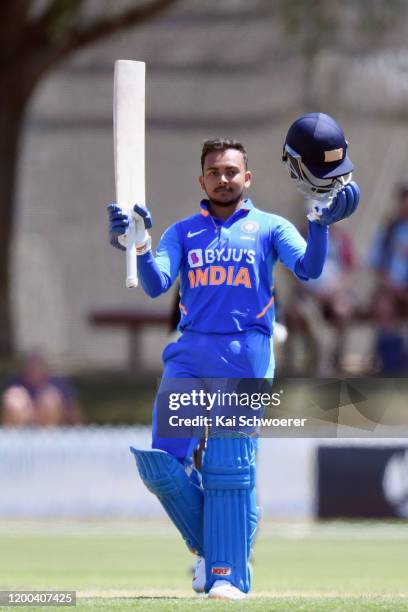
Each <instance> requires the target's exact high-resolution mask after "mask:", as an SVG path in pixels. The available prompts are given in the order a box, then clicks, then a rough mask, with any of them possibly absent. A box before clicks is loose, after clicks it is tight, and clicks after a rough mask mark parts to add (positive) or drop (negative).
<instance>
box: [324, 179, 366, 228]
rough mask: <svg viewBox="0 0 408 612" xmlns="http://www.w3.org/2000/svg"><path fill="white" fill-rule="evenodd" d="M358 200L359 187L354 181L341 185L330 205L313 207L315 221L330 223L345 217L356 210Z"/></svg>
mask: <svg viewBox="0 0 408 612" xmlns="http://www.w3.org/2000/svg"><path fill="white" fill-rule="evenodd" d="M359 201H360V189H359V187H358V185H357V183H355V182H354V181H352V182H351V183H349V184H348V185H346V186H345V187H343V189H341V191H339V192H338V193H337V194H336V196H335V197H334V199H333V201H332V202H331V204H330V206H326V207H323V208H321V209H320V210H319V208H318V207H316V208H315V212H316V216H317V217H318V219H316V221H317V223H320V224H321V225H331V224H332V223H337V221H341V220H342V219H347V217H349V216H350V215H352V214H353V212H354V211H355V210H356V208H357V206H358V203H359Z"/></svg>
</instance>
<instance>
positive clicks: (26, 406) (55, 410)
mask: <svg viewBox="0 0 408 612" xmlns="http://www.w3.org/2000/svg"><path fill="white" fill-rule="evenodd" d="M1 403H2V412H1V417H2V418H1V421H2V425H4V426H8V427H26V426H39V427H45V426H48V427H51V426H59V425H79V424H81V423H82V416H81V411H80V409H79V405H78V402H77V400H76V397H75V393H74V391H73V389H72V387H71V385H70V384H69V383H68V381H67V380H66V379H64V378H62V377H57V376H53V375H52V374H51V372H50V369H49V366H48V364H47V362H46V360H45V359H44V357H43V356H42V355H41V354H40V353H31V354H30V355H28V357H27V358H26V360H25V363H24V366H23V369H22V373H21V375H16V376H14V377H13V378H12V379H11V380H10V381H9V382H8V384H7V386H6V389H5V391H4V392H3V395H2V402H1Z"/></svg>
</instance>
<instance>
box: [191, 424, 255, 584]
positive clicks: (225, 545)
mask: <svg viewBox="0 0 408 612" xmlns="http://www.w3.org/2000/svg"><path fill="white" fill-rule="evenodd" d="M256 444H257V442H256V439H255V438H250V437H248V436H246V435H245V434H239V433H237V434H232V435H231V436H229V437H225V436H224V437H223V436H214V437H210V438H209V439H208V443H207V449H206V452H205V455H204V463H203V485H204V548H205V563H206V585H205V591H206V592H207V593H208V591H209V590H210V589H211V586H212V584H213V583H214V582H215V581H216V580H228V581H229V582H231V584H233V585H234V586H236V587H237V588H239V589H240V590H241V591H243V592H244V593H247V592H248V591H249V590H250V587H251V577H250V573H249V568H248V559H249V556H250V552H251V546H252V542H253V539H254V536H255V531H256V525H257V506H256V490H255V459H256Z"/></svg>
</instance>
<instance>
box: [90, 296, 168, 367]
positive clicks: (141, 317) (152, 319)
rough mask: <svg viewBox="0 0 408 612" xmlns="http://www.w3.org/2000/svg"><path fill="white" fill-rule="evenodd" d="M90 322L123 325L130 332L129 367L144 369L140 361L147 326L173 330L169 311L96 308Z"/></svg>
mask: <svg viewBox="0 0 408 612" xmlns="http://www.w3.org/2000/svg"><path fill="white" fill-rule="evenodd" d="M89 322H90V323H91V324H92V325H99V326H105V327H121V328H125V329H126V330H128V332H129V357H128V359H129V369H131V370H135V369H136V365H137V370H138V371H142V370H143V363H141V361H140V358H139V357H140V351H141V346H142V338H141V336H142V333H143V331H144V330H145V329H146V327H148V326H150V327H165V328H166V332H167V333H170V332H171V313H170V312H169V311H160V312H155V311H151V310H140V309H138V310H134V309H130V308H128V309H125V308H113V309H112V308H111V309H100V310H94V311H93V312H91V313H90V314H89Z"/></svg>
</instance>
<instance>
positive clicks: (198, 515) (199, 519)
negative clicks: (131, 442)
mask: <svg viewBox="0 0 408 612" xmlns="http://www.w3.org/2000/svg"><path fill="white" fill-rule="evenodd" d="M130 450H131V451H132V453H133V454H134V456H135V459H136V465H137V469H138V470H139V474H140V477H141V479H142V480H143V482H144V483H145V485H146V487H147V488H148V489H149V491H151V492H152V493H154V494H155V495H157V497H158V498H159V501H160V503H161V505H162V506H163V508H164V509H165V511H166V512H167V514H168V515H169V517H170V518H171V520H172V521H173V523H174V524H175V526H176V527H177V529H178V530H179V532H180V533H181V535H182V536H183V538H184V540H185V542H186V544H187V546H188V548H189V549H190V550H191V551H193V552H196V553H197V554H198V555H200V556H204V545H203V501H204V500H203V491H202V489H201V487H200V486H199V483H198V480H197V477H196V474H195V471H194V470H193V471H192V474H191V475H190V476H188V475H187V473H186V470H185V469H184V467H183V465H182V464H181V463H180V462H179V461H177V459H176V458H175V457H173V456H172V455H169V453H166V452H165V451H161V450H145V451H142V450H138V449H136V448H133V447H132V446H131V447H130Z"/></svg>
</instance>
